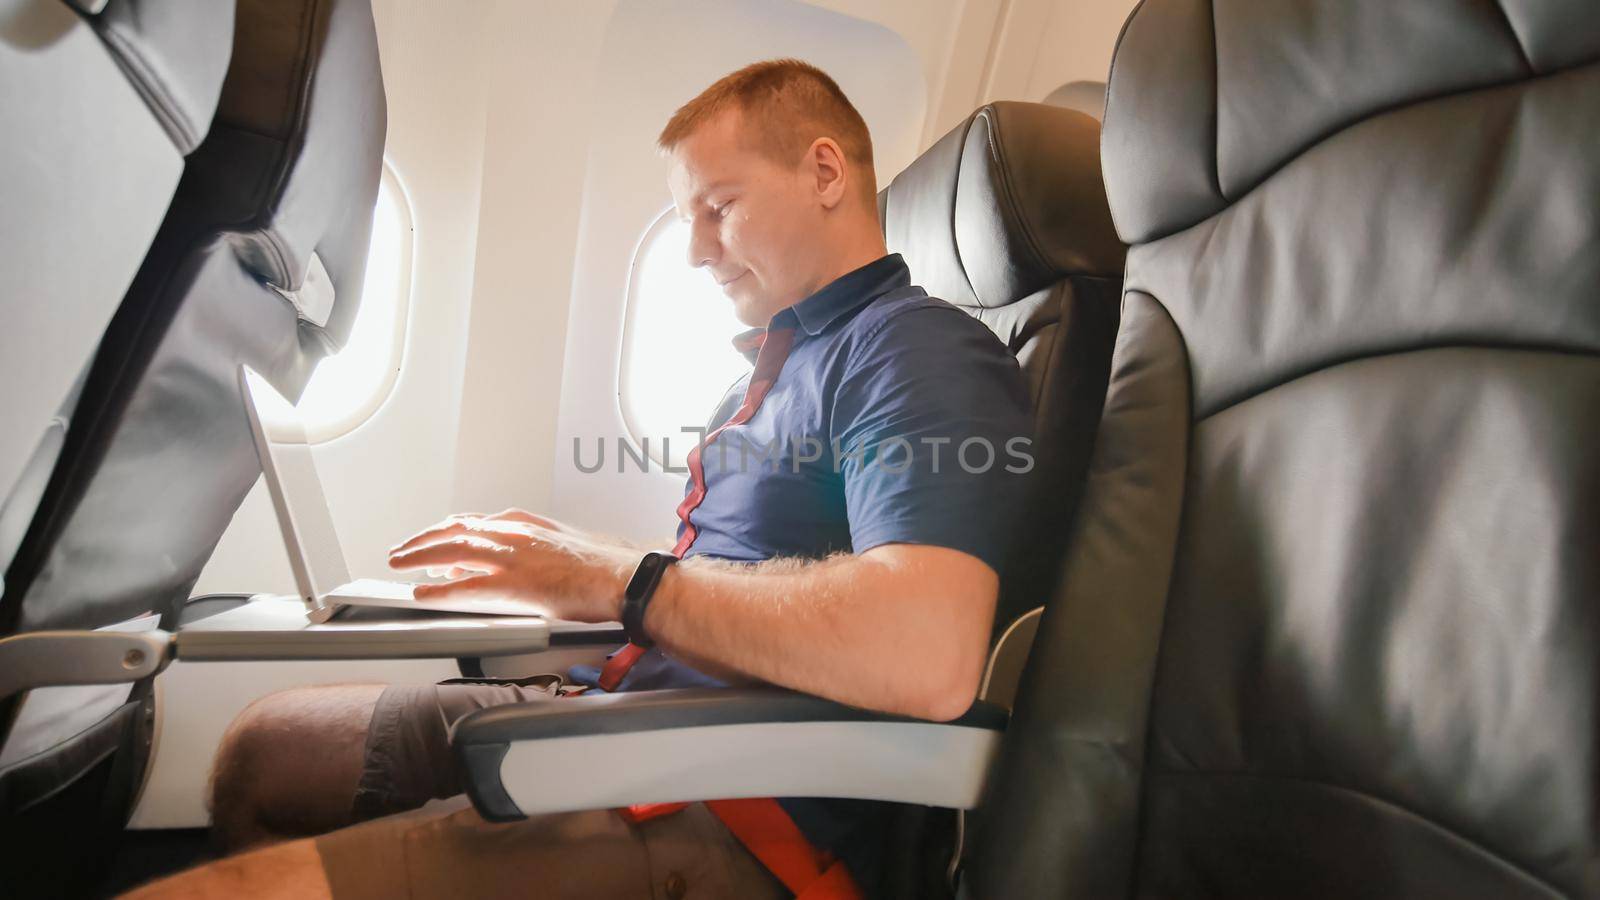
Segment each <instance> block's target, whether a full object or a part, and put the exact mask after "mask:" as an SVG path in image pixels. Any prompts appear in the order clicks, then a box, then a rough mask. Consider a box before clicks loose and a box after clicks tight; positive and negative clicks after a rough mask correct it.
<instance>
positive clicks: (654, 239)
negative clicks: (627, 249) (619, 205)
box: [619, 209, 750, 466]
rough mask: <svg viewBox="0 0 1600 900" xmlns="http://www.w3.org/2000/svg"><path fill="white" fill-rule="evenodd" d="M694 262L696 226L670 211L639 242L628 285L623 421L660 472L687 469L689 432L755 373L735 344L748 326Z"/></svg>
mask: <svg viewBox="0 0 1600 900" xmlns="http://www.w3.org/2000/svg"><path fill="white" fill-rule="evenodd" d="M688 255H689V227H688V226H687V225H685V224H683V223H682V222H680V221H679V220H678V217H677V214H676V213H675V212H674V211H673V210H671V209H668V210H667V211H666V212H665V213H662V214H661V216H659V217H658V218H657V219H656V220H655V222H654V223H652V224H651V226H650V228H649V229H648V230H647V231H646V232H645V235H644V239H643V240H641V241H640V242H639V248H638V250H636V251H635V252H634V257H633V270H632V272H631V273H630V275H629V278H628V314H627V323H626V324H625V325H624V327H623V337H622V371H621V378H620V391H619V395H620V396H619V399H620V401H621V404H622V419H623V421H624V422H625V423H626V424H627V428H628V431H629V432H630V436H631V437H632V439H633V442H634V444H635V445H636V446H639V447H641V448H643V449H646V450H648V451H649V454H650V458H651V459H653V460H654V461H655V463H656V464H657V465H672V466H682V465H683V464H684V462H685V460H686V459H687V458H688V455H689V450H690V449H691V448H693V446H694V444H695V441H696V440H697V439H698V437H697V435H695V434H693V433H688V432H684V431H683V430H682V429H684V428H701V427H703V426H704V425H705V423H706V419H707V418H708V417H709V416H710V415H711V410H712V407H714V406H716V403H717V401H718V400H720V399H721V398H722V394H723V392H724V391H726V390H727V389H728V387H729V385H731V384H733V382H734V381H735V380H737V379H738V378H739V376H740V375H743V374H744V373H745V372H747V371H749V369H750V364H749V363H748V362H746V361H745V359H744V357H743V356H741V355H740V354H739V352H738V351H736V350H734V349H733V345H732V344H731V343H729V342H730V340H731V339H732V338H733V336H734V335H736V334H738V333H739V332H741V331H745V330H746V326H745V325H743V324H742V323H740V322H739V320H738V319H736V318H734V315H733V304H732V303H731V302H729V300H728V298H727V297H724V296H723V294H722V291H721V289H719V288H718V287H717V283H716V282H715V281H713V280H712V278H711V275H710V273H708V272H706V271H705V270H704V269H694V268H691V267H690V266H689V262H688ZM663 438H666V439H667V440H666V446H665V447H663V441H662V439H663ZM664 450H665V451H666V452H664Z"/></svg>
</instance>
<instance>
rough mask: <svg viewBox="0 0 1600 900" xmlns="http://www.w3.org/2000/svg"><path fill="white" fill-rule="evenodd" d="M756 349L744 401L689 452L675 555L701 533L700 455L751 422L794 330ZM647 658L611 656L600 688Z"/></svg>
mask: <svg viewBox="0 0 1600 900" xmlns="http://www.w3.org/2000/svg"><path fill="white" fill-rule="evenodd" d="M754 339H755V341H756V342H757V346H759V347H760V348H761V349H760V351H759V352H758V353H757V355H756V368H755V371H754V372H752V373H751V374H750V384H749V385H748V386H747V387H745V389H744V400H743V401H741V402H740V404H739V408H738V409H737V410H735V411H734V413H733V415H732V416H729V417H728V421H726V422H723V423H722V424H721V425H718V426H717V427H716V429H715V430H714V431H712V432H711V433H710V434H708V435H706V436H705V439H704V440H702V441H701V442H700V443H699V444H696V445H695V448H694V449H693V450H690V451H689V483H690V485H691V487H690V488H689V493H688V494H686V495H685V496H684V498H683V502H682V503H679V504H678V518H679V519H680V520H682V522H683V534H682V536H680V537H679V538H678V544H677V546H675V547H673V548H672V555H673V556H676V557H678V558H679V559H682V558H683V555H684V554H685V553H687V552H689V548H690V547H691V546H693V545H694V539H695V537H696V535H698V533H699V532H697V531H696V530H695V527H694V523H693V522H691V521H690V520H689V514H690V513H692V512H694V511H695V509H697V508H698V507H699V506H700V504H701V503H702V502H704V500H705V499H706V470H705V465H704V464H703V463H702V462H701V459H700V457H701V454H702V453H703V452H704V451H705V448H706V447H708V446H710V445H711V442H712V441H714V440H716V439H717V435H719V434H721V433H722V432H723V430H724V429H727V428H732V427H734V426H735V425H743V424H744V423H746V422H748V421H750V418H751V417H752V416H754V415H755V414H756V410H758V409H760V408H761V401H762V400H765V399H766V397H767V392H768V391H770V390H771V389H772V386H773V384H775V383H776V382H777V380H778V373H779V372H782V371H783V362H784V360H786V359H788V358H789V349H790V348H791V347H793V346H794V329H793V328H779V329H777V330H775V331H763V332H759V333H757V334H756V335H755V336H754ZM641 656H644V648H643V647H639V646H636V645H634V644H628V645H627V646H626V647H623V648H622V649H621V650H618V651H617V652H616V653H615V654H613V655H612V657H611V659H609V660H607V661H606V664H605V666H604V667H603V668H602V669H601V670H600V687H602V688H604V689H605V690H608V691H614V690H616V689H617V685H619V684H621V683H622V678H623V676H625V675H627V674H628V670H629V669H632V668H633V665H634V663H637V662H638V661H639V658H640V657H641Z"/></svg>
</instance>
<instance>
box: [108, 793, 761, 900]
mask: <svg viewBox="0 0 1600 900" xmlns="http://www.w3.org/2000/svg"><path fill="white" fill-rule="evenodd" d="M789 896H791V895H790V894H789V892H788V891H787V890H785V889H784V887H783V885H782V884H781V883H780V882H779V881H778V880H777V879H776V878H774V877H773V876H772V875H770V874H769V873H768V872H767V871H766V869H765V868H763V867H762V865H761V863H760V862H759V861H757V860H756V859H755V857H753V856H751V855H750V853H749V852H748V851H747V850H745V849H744V847H743V846H741V845H740V844H739V842H738V839H736V838H735V837H733V835H732V834H731V833H729V832H728V830H727V828H725V827H724V826H723V825H722V823H721V822H719V821H718V820H717V818H716V817H715V816H714V815H712V814H711V812H710V811H709V810H707V809H706V808H705V807H704V806H703V805H701V804H698V803H697V804H694V805H691V806H690V807H689V808H687V809H685V810H684V811H683V812H681V813H678V814H676V815H670V816H662V817H660V818H657V819H652V820H650V821H648V822H644V823H642V824H638V825H634V824H631V823H629V822H627V821H625V820H623V819H622V817H621V816H619V815H617V814H616V813H615V812H612V811H610V810H597V811H594V812H579V813H562V814H559V815H548V816H536V817H534V818H531V819H527V820H524V821H521V822H511V823H506V824H496V823H490V822H485V821H484V820H483V819H482V818H480V817H479V816H478V815H477V813H476V812H474V811H473V810H472V808H471V807H470V806H468V805H467V804H466V802H465V798H458V799H457V800H454V801H451V803H450V804H448V805H446V806H444V807H442V808H430V809H428V810H420V811H414V812H411V813H403V814H400V815H395V816H387V817H385V818H382V819H377V820H375V821H372V822H367V823H365V824H362V825H356V826H353V827H351V828H345V829H341V830H340V831H336V832H334V833H332V834H329V835H325V836H323V837H320V838H316V839H312V840H298V841H292V842H290V843H286V844H279V845H277V846H273V847H267V848H263V849H261V850H256V851H254V852H251V853H246V854H243V855H240V856H236V857H232V858H230V859H225V860H221V861H219V862H216V863H212V864H210V865H207V866H202V867H201V868H198V869H194V870H191V871H189V872H185V873H183V874H181V875H177V876H174V877H172V878H168V879H166V880H164V881H159V882H156V883H155V884H152V885H148V886H146V887H144V888H142V889H140V890H139V891H137V892H135V893H134V894H131V895H129V900H156V898H169V900H171V898H181V900H198V898H224V897H225V898H230V900H233V898H240V900H244V898H260V900H267V898H280V897H281V898H291V897H292V898H313V900H323V898H330V897H331V898H333V900H363V898H383V900H399V898H418V900H421V898H433V897H441V898H442V897H472V898H473V900H498V898H502V897H503V898H526V897H538V898H541V900H568V898H571V900H577V898H583V900H663V898H667V900H697V898H705V900H720V898H738V900H779V898H785V897H789Z"/></svg>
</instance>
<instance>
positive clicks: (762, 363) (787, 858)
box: [600, 328, 863, 900]
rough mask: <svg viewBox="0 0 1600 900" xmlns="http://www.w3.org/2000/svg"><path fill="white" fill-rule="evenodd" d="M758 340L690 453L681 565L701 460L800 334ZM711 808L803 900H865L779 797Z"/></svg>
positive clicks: (608, 680)
mask: <svg viewBox="0 0 1600 900" xmlns="http://www.w3.org/2000/svg"><path fill="white" fill-rule="evenodd" d="M755 338H756V341H757V346H759V348H760V349H759V351H758V352H757V355H756V367H755V371H754V372H753V373H752V374H751V375H750V385H749V387H747V388H745V392H744V400H743V401H742V402H741V403H740V404H739V408H738V410H736V411H735V412H734V414H733V415H732V416H730V417H729V418H728V421H726V422H724V423H722V424H721V425H719V426H718V427H717V428H716V430H714V431H712V432H711V433H710V434H708V435H706V437H705V439H704V440H702V441H701V442H700V443H699V444H698V445H697V446H696V447H695V448H694V449H693V450H691V451H689V465H688V468H689V483H690V488H689V492H688V494H686V495H685V496H684V498H683V502H682V503H680V504H678V518H679V519H680V520H681V521H682V522H683V534H682V535H680V536H679V538H678V545H677V546H676V547H674V548H673V549H672V555H674V556H676V557H679V558H680V559H681V558H682V557H683V555H684V554H685V553H686V552H688V550H689V547H690V546H692V545H693V544H694V539H695V536H696V534H697V531H696V529H695V527H694V523H693V522H692V521H690V519H689V514H690V513H692V512H694V510H695V509H696V508H697V507H699V505H700V503H701V501H703V500H705V498H706V478H705V466H704V465H703V463H702V461H701V454H702V453H703V452H704V450H705V448H706V447H707V446H708V445H710V443H711V442H712V441H713V440H715V439H716V437H717V435H719V434H721V433H722V431H723V429H725V428H731V427H733V426H736V425H743V424H744V423H745V422H748V421H750V419H751V417H752V416H754V415H755V414H756V410H758V409H760V408H761V401H762V400H763V399H765V398H766V396H767V392H768V391H769V390H771V389H772V385H773V384H774V383H776V382H777V380H778V373H779V372H781V371H782V370H783V363H784V360H785V359H787V358H788V356H789V350H790V348H791V347H793V346H794V329H792V328H780V329H777V330H774V331H768V332H762V333H759V334H757V335H755ZM741 349H745V348H741ZM644 654H645V650H644V648H643V647H640V646H638V645H636V644H631V643H630V644H628V645H627V646H626V647H623V648H622V649H621V650H618V651H617V652H616V653H615V654H613V655H612V657H611V659H609V660H607V661H606V664H605V667H604V668H602V669H601V670H600V687H602V688H604V689H605V690H607V691H613V690H616V689H617V686H618V685H620V684H621V683H622V679H623V677H624V676H625V675H627V674H628V670H630V669H632V668H633V666H634V664H635V663H637V662H638V661H639V659H640V657H642V656H644ZM688 805H689V804H687V803H640V804H637V805H634V806H627V807H623V808H622V809H619V810H617V814H618V815H620V816H622V817H623V818H624V819H626V820H628V821H630V822H633V823H635V824H637V823H640V822H648V821H650V820H651V819H657V818H660V817H662V816H670V815H672V814H674V813H677V812H681V811H682V810H683V809H684V808H685V807H687V806H688ZM706 806H707V807H708V808H709V809H710V810H711V812H712V814H713V815H715V816H716V817H717V818H718V819H721V820H722V823H723V824H724V825H726V826H727V827H728V830H729V831H730V832H732V833H733V836H734V837H736V838H738V839H739V843H741V844H743V845H744V846H745V849H747V850H749V851H750V853H751V855H752V856H754V857H755V858H756V859H758V860H760V861H761V864H762V865H763V866H765V867H766V868H767V871H769V872H771V873H772V874H773V875H774V876H775V877H776V878H777V879H778V880H779V881H781V882H783V884H784V886H785V887H787V888H788V889H789V890H791V891H793V892H794V895H795V898H796V900H861V898H862V896H863V895H862V893H861V889H860V888H859V887H858V886H857V885H856V883H855V880H854V879H852V878H851V877H850V871H849V870H848V869H846V868H845V866H844V863H842V862H840V861H838V860H836V859H834V858H833V856H832V855H831V854H829V853H825V852H823V851H820V850H818V849H817V848H816V847H814V846H812V844H811V841H809V840H807V839H806V836H805V834H804V833H803V832H802V831H801V830H800V826H798V825H796V824H795V823H794V820H793V819H791V818H790V817H789V814H788V813H787V812H784V810H783V807H782V806H779V805H778V801H776V800H773V799H771V798H758V799H751V800H710V801H707V802H706Z"/></svg>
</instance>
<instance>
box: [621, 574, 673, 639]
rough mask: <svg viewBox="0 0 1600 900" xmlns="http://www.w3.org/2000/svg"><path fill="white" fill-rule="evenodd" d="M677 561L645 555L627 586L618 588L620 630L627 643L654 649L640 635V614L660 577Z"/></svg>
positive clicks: (643, 634) (642, 623) (642, 629)
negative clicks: (620, 591)
mask: <svg viewBox="0 0 1600 900" xmlns="http://www.w3.org/2000/svg"><path fill="white" fill-rule="evenodd" d="M677 561H678V558H677V557H676V556H673V555H672V554H671V553H655V552H651V553H646V554H645V555H644V559H641V560H639V567H638V568H637V569H634V570H633V577H632V578H630V579H628V586H627V587H625V588H623V589H622V630H623V632H624V633H625V634H627V636H628V642H629V643H631V644H633V645H635V646H638V647H643V648H644V649H646V650H648V649H650V648H651V647H654V646H655V644H656V642H655V641H652V640H650V636H649V635H647V634H645V632H644V611H645V609H646V608H648V607H649V606H650V598H651V597H653V596H655V592H656V585H658V584H660V583H661V576H662V575H663V574H665V573H666V571H667V569H668V568H669V567H670V566H671V565H672V564H673V563H675V562H677Z"/></svg>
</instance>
